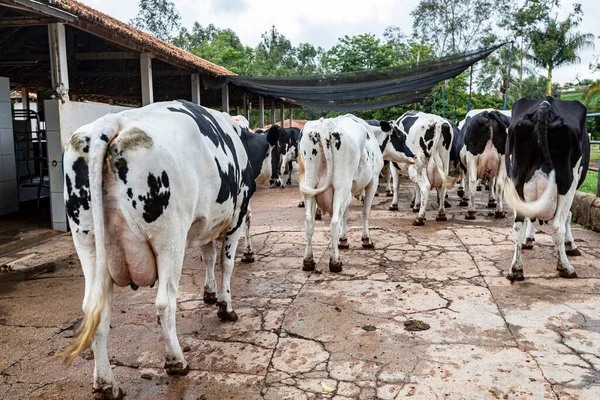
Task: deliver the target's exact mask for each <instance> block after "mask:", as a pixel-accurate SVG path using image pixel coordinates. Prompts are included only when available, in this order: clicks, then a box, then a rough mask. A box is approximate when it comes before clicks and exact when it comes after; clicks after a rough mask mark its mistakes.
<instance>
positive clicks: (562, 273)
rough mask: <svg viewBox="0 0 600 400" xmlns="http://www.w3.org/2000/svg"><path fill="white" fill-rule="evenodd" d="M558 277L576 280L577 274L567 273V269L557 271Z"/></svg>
mask: <svg viewBox="0 0 600 400" xmlns="http://www.w3.org/2000/svg"><path fill="white" fill-rule="evenodd" d="M558 276H560V277H561V278H566V279H575V278H577V272H575V271H573V272H569V270H568V269H559V270H558Z"/></svg>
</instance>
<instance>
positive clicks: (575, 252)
mask: <svg viewBox="0 0 600 400" xmlns="http://www.w3.org/2000/svg"><path fill="white" fill-rule="evenodd" d="M566 252H567V255H568V256H571V257H578V256H580V255H581V252H580V251H579V249H569V250H566Z"/></svg>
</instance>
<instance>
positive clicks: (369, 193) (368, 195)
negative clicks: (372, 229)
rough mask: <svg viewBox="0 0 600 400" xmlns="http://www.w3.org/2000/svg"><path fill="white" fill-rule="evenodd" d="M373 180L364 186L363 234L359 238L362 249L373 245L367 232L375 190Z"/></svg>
mask: <svg viewBox="0 0 600 400" xmlns="http://www.w3.org/2000/svg"><path fill="white" fill-rule="evenodd" d="M375 182H376V181H375V180H373V181H371V183H370V184H369V185H368V186H367V187H366V188H365V202H364V203H363V207H362V218H363V234H362V238H361V240H362V247H363V249H372V248H374V247H375V245H374V244H373V241H372V240H371V235H370V233H369V215H370V214H371V206H372V205H373V197H374V196H375V193H374V192H375V190H377V185H376V183H375Z"/></svg>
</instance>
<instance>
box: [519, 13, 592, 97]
mask: <svg viewBox="0 0 600 400" xmlns="http://www.w3.org/2000/svg"><path fill="white" fill-rule="evenodd" d="M580 13H581V10H577V9H576V10H575V12H574V13H571V14H570V15H569V16H568V17H567V19H566V20H564V21H557V18H554V19H552V18H550V17H549V18H548V19H547V20H546V23H545V26H544V27H542V28H541V29H537V30H534V31H533V32H532V34H531V42H532V44H533V46H532V50H533V56H532V58H533V61H534V63H535V64H536V65H538V66H540V67H542V68H545V69H547V70H548V83H547V85H546V94H547V95H552V71H553V70H554V69H555V68H558V67H562V66H563V65H569V64H577V63H579V62H581V58H579V56H578V55H577V52H578V51H579V50H582V49H589V48H594V38H595V37H594V35H593V34H591V33H581V32H578V31H577V32H571V30H573V29H574V28H576V27H577V26H578V25H579V21H580V20H581V18H578V16H579V14H580Z"/></svg>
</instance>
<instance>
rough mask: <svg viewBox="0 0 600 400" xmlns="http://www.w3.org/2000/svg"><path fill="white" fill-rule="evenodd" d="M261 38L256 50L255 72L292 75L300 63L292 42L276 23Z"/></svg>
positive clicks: (259, 73)
mask: <svg viewBox="0 0 600 400" xmlns="http://www.w3.org/2000/svg"><path fill="white" fill-rule="evenodd" d="M261 38H262V39H261V41H260V43H259V44H258V46H257V47H256V50H255V72H256V73H257V74H258V75H275V76H278V75H291V72H292V71H295V69H296V67H297V65H298V63H297V61H296V57H295V52H294V48H293V47H292V43H291V42H290V41H289V40H288V39H287V38H286V37H285V36H283V35H282V34H281V33H279V31H278V30H277V28H275V25H273V26H272V27H271V29H270V30H269V31H268V32H265V33H263V34H262V35H261Z"/></svg>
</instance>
